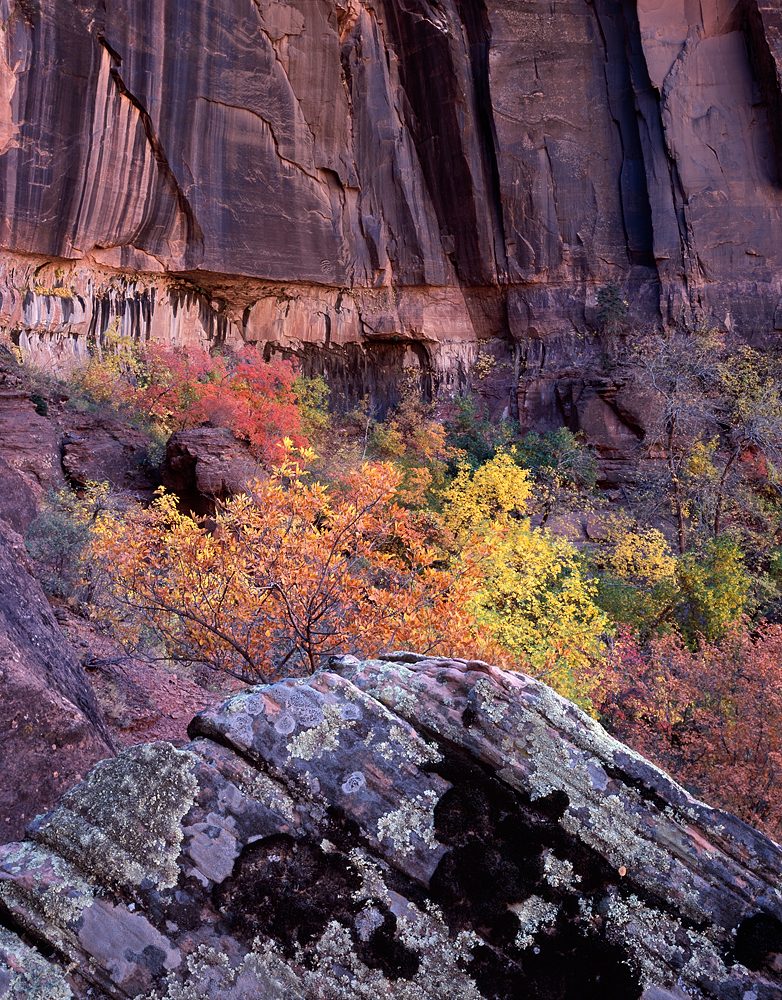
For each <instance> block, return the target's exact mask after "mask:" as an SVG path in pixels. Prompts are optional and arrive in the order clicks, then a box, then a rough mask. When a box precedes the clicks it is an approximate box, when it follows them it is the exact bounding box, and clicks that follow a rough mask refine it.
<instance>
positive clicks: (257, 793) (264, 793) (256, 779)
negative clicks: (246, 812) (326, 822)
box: [239, 771, 299, 824]
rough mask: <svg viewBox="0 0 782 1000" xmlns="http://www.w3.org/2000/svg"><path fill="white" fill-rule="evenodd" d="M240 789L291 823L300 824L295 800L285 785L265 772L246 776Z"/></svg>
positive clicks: (256, 772)
mask: <svg viewBox="0 0 782 1000" xmlns="http://www.w3.org/2000/svg"><path fill="white" fill-rule="evenodd" d="M239 787H240V791H241V792H242V793H243V794H245V795H247V796H249V797H250V798H251V799H255V800H256V801H258V802H260V803H261V804H262V805H264V806H266V808H267V809H270V810H271V811H272V812H276V813H279V815H280V816H282V817H283V818H284V819H286V820H288V822H289V823H293V824H296V823H298V821H299V820H298V813H297V811H296V802H295V800H294V799H293V798H292V797H291V796H290V795H289V793H288V790H287V789H286V788H285V786H284V785H282V784H280V783H279V782H278V781H275V780H274V779H273V778H271V777H270V776H269V775H268V774H266V773H265V772H264V771H255V772H253V773H252V774H249V773H248V774H245V775H244V777H243V779H242V781H241V782H240V786H239Z"/></svg>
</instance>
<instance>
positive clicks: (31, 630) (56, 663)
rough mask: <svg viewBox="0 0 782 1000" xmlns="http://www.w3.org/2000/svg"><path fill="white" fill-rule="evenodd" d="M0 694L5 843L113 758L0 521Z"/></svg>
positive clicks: (87, 690)
mask: <svg viewBox="0 0 782 1000" xmlns="http://www.w3.org/2000/svg"><path fill="white" fill-rule="evenodd" d="M0 690H1V691H2V697H0V841H7V840H13V839H16V838H18V837H20V836H21V834H22V832H23V830H24V828H25V826H26V824H27V823H29V822H30V820H31V819H32V818H33V817H34V816H35V815H36V814H37V813H41V812H43V811H45V810H46V809H49V808H50V807H51V806H52V804H53V803H54V802H56V801H57V799H58V798H59V796H60V795H62V793H63V791H64V790H65V789H67V788H69V787H70V786H71V785H73V783H74V782H76V781H80V780H81V778H82V777H83V776H84V775H85V774H86V773H87V771H88V770H89V768H90V767H92V765H93V764H94V763H95V762H96V761H98V760H100V759H101V758H103V757H106V756H108V755H109V754H111V753H113V745H112V742H111V739H110V737H109V735H108V732H107V731H106V728H105V725H104V723H103V719H102V717H101V714H100V711H99V709H98V706H97V704H96V702H95V698H94V696H93V693H92V689H91V687H90V685H89V682H88V680H87V678H86V675H85V673H84V670H83V668H82V666H81V664H80V663H79V661H78V659H77V657H76V654H75V652H74V651H73V649H72V648H71V647H70V646H69V644H68V642H67V640H66V639H65V637H64V636H63V634H62V632H61V631H60V629H59V626H58V625H57V622H56V620H55V617H54V615H53V613H52V609H51V607H50V606H49V602H48V601H47V599H46V596H45V594H44V593H43V590H42V589H41V586H40V584H39V583H38V581H37V580H36V579H35V578H34V577H33V575H32V573H31V568H30V562H29V559H28V556H27V552H26V550H25V547H24V542H23V541H22V538H21V537H20V536H19V535H18V534H17V533H16V532H15V531H13V530H12V529H11V528H10V527H9V526H8V524H7V523H6V522H5V521H3V520H0ZM0 996H2V993H0Z"/></svg>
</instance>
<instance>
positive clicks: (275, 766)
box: [0, 653, 782, 1000]
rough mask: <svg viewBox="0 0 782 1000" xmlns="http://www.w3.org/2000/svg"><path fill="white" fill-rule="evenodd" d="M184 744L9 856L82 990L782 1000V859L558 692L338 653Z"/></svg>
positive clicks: (152, 753)
mask: <svg viewBox="0 0 782 1000" xmlns="http://www.w3.org/2000/svg"><path fill="white" fill-rule="evenodd" d="M189 732H190V736H191V738H192V742H191V743H189V744H187V745H185V746H183V747H181V748H179V749H175V748H174V747H173V746H171V745H170V744H167V743H156V744H150V745H140V746H137V747H133V748H131V749H129V750H127V751H125V752H124V753H122V754H121V755H119V756H118V757H116V758H114V759H112V760H108V761H104V762H103V763H101V764H99V765H97V766H96V767H95V768H94V770H93V771H92V772H91V773H90V774H89V775H88V776H87V777H86V779H85V780H84V781H83V782H82V783H81V784H79V785H77V786H76V787H75V788H74V789H72V790H71V791H70V792H68V793H67V794H66V795H65V796H63V798H62V799H61V801H60V802H59V804H58V805H57V806H56V807H55V808H54V809H53V810H52V811H51V812H50V813H48V814H47V815H46V816H43V817H39V818H38V819H36V820H35V822H34V823H32V824H31V826H30V827H29V830H28V839H27V840H25V841H23V842H21V843H18V844H9V845H6V846H5V847H3V848H0V910H2V923H3V924H4V925H5V927H6V928H7V929H8V930H9V931H14V930H15V931H16V932H17V934H22V935H27V936H28V937H29V939H30V940H34V941H36V942H38V943H39V946H40V948H41V949H42V951H44V952H45V953H46V954H49V952H48V951H47V949H50V948H53V949H56V954H57V958H56V959H55V958H51V956H50V958H51V970H52V971H51V972H50V976H51V977H52V978H54V977H56V975H57V974H58V972H60V973H61V974H66V978H67V986H68V988H69V989H70V990H71V991H72V993H73V995H74V996H76V997H85V998H86V997H87V996H90V997H95V996H96V995H101V996H105V997H111V998H132V997H134V998H139V1000H141V998H147V1000H153V998H154V1000H160V998H165V1000H174V998H180V1000H181V998H186V997H187V998H189V997H209V998H210V1000H240V998H248V997H263V998H269V1000H283V998H285V1000H299V998H301V1000H304V998H306V1000H356V998H365V1000H375V998H377V997H393V998H395V1000H441V998H444V997H447V998H449V1000H482V998H483V1000H512V998H521V997H535V998H536V1000H554V998H556V1000H583V998H584V997H606V998H610V1000H613V998H617V1000H620V998H621V1000H682V998H686V997H698V998H701V1000H707V998H709V1000H717V998H719V1000H739V998H741V1000H747V998H749V997H751V998H753V1000H780V998H782V977H781V976H780V967H781V966H782V954H781V953H782V897H780V892H779V888H778V887H779V884H780V874H781V873H782V850H780V848H779V846H778V845H776V844H774V843H772V842H771V841H769V840H768V839H766V838H765V837H764V836H762V835H761V834H759V833H758V832H756V831H755V830H752V829H750V828H749V827H747V826H746V825H744V824H743V823H741V822H740V821H739V820H737V819H736V818H735V817H733V816H730V815H728V814H726V813H723V812H720V811H718V810H716V809H712V808H710V807H709V806H707V805H705V804H704V803H702V802H699V801H697V800H696V799H694V798H692V797H691V796H690V795H689V794H688V793H687V792H686V791H684V789H682V788H681V787H680V786H679V785H677V784H676V783H675V782H674V781H673V780H672V779H671V778H670V777H668V776H667V775H666V774H664V773H663V772H662V771H660V770H658V769H657V768H656V767H654V766H653V765H652V764H650V763H649V762H648V761H646V760H644V759H643V758H642V757H640V756H639V755H638V754H636V753H634V752H633V751H632V750H629V749H628V748H627V747H626V746H623V745H622V744H620V743H618V742H616V741H615V740H613V739H611V738H610V737H609V736H608V735H607V734H606V732H605V731H604V730H603V729H602V728H601V727H600V726H599V725H598V724H597V723H595V722H594V721H593V720H591V719H589V718H588V717H587V716H585V715H584V714H583V713H582V712H581V711H580V710H579V709H578V708H576V707H575V706H574V705H572V704H571V703H569V702H567V701H565V700H564V699H562V698H560V697H559V696H558V695H556V694H555V693H554V692H552V691H551V690H550V689H549V688H548V687H546V686H545V685H544V684H542V683H540V682H539V681H536V680H533V679H531V678H529V677H526V676H524V675H522V674H512V673H506V672H503V671H501V670H498V669H496V668H493V667H491V666H488V665H487V664H485V663H480V662H475V661H470V662H465V661H464V660H447V659H430V658H426V657H424V656H419V655H416V654H412V653H398V654H392V655H389V656H387V657H386V658H384V659H380V660H371V661H365V662H360V661H358V660H356V659H354V658H353V657H349V656H345V657H338V658H335V659H334V660H332V662H331V663H330V664H329V669H328V670H326V671H322V672H319V673H317V674H315V675H314V676H312V677H310V678H308V679H306V680H294V679H287V680H281V681H278V682H277V683H275V684H271V685H268V686H259V687H253V688H248V689H246V690H244V691H242V692H240V693H238V694H236V695H234V696H233V697H232V698H231V699H230V700H229V701H228V702H226V703H225V704H224V705H223V706H222V707H221V708H219V709H217V710H212V711H205V712H202V713H201V714H200V715H198V716H196V718H195V719H194V720H193V722H192V724H191V726H190V730H189ZM3 948H5V952H4V951H3V950H2V949H3ZM9 951H10V952H11V953H12V954H14V955H15V956H16V957H15V959H14V961H15V963H16V964H15V967H14V974H16V975H20V974H24V973H25V969H26V968H27V966H26V962H27V961H33V960H34V961H36V962H38V961H39V960H40V957H39V956H35V957H34V958H30V959H28V958H26V957H25V955H24V953H23V952H22V951H21V950H20V949H17V950H16V951H15V952H14V950H13V940H11V941H10V942H7V941H6V940H5V938H3V940H2V941H0V963H2V962H3V961H6V965H7V966H8V960H7V959H4V958H3V956H4V954H8V953H9ZM0 968H2V966H1V965H0ZM7 974H8V973H7ZM0 975H2V972H0ZM0 995H2V994H0Z"/></svg>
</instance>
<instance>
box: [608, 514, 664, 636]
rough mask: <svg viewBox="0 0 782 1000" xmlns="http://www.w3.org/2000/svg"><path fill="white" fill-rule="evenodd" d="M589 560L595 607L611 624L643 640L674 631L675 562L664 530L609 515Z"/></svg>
mask: <svg viewBox="0 0 782 1000" xmlns="http://www.w3.org/2000/svg"><path fill="white" fill-rule="evenodd" d="M590 561H591V564H592V566H593V568H594V569H595V570H596V572H597V574H598V584H597V594H596V598H595V600H596V603H597V604H598V605H599V607H601V608H602V609H603V611H605V613H606V614H607V615H608V616H609V618H610V619H611V621H613V622H615V623H616V624H618V625H629V626H631V627H632V629H633V630H634V632H635V633H636V634H637V635H638V636H639V637H641V639H642V640H643V641H646V640H648V639H649V638H650V637H651V636H652V635H657V634H660V633H663V632H665V631H668V630H670V629H671V628H673V627H674V626H673V625H672V624H671V620H672V615H673V612H674V609H675V608H676V606H677V605H678V603H679V600H680V594H679V588H678V583H677V579H676V570H677V560H676V557H675V556H674V554H673V553H672V552H671V549H670V546H669V545H668V543H667V541H666V540H665V537H664V536H663V534H662V532H660V531H658V530H657V529H655V528H638V527H636V526H635V525H634V524H633V521H632V519H631V518H630V517H629V516H628V515H627V514H615V515H612V516H610V517H608V518H606V519H605V521H604V522H603V526H602V538H601V541H600V543H599V544H597V545H594V546H593V548H592V551H591V553H590Z"/></svg>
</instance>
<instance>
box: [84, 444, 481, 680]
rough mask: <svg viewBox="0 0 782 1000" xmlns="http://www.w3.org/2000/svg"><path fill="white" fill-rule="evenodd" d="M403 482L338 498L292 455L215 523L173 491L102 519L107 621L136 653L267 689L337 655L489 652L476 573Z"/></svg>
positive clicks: (347, 488) (357, 485) (346, 491)
mask: <svg viewBox="0 0 782 1000" xmlns="http://www.w3.org/2000/svg"><path fill="white" fill-rule="evenodd" d="M400 481H401V474H400V473H399V472H398V471H396V470H394V469H393V468H392V467H391V466H390V465H388V464H385V465H383V464H381V465H368V464H365V465H364V466H362V467H361V468H359V469H356V470H353V471H351V472H350V473H348V474H347V476H346V477H345V480H344V482H343V483H342V486H341V488H340V489H328V488H326V487H325V486H323V485H321V484H318V483H308V482H306V480H305V478H304V477H303V476H302V474H301V471H300V468H299V466H298V464H297V463H296V462H295V461H292V460H290V459H288V460H286V462H285V463H284V464H283V465H282V466H281V467H280V468H278V469H277V470H276V471H275V472H274V473H273V474H272V475H271V476H269V477H268V478H266V479H264V480H259V481H256V482H255V483H254V484H253V485H252V488H251V489H250V490H249V492H247V493H246V494H242V495H240V496H236V497H234V498H233V499H232V500H230V501H228V502H227V503H226V504H225V505H224V506H223V507H222V508H221V509H220V510H219V511H218V513H217V514H216V516H215V519H214V523H213V525H212V526H211V527H210V528H207V526H206V525H205V524H203V523H201V522H199V521H197V520H196V519H194V518H192V517H188V516H184V515H182V514H181V513H179V512H178V510H177V505H176V500H175V498H174V497H173V496H172V495H170V494H165V493H164V494H162V495H161V496H160V497H159V498H158V499H157V500H156V502H155V503H154V504H153V505H152V506H151V508H149V509H148V510H142V509H138V510H136V511H135V512H134V513H133V515H132V516H125V517H122V518H111V517H107V518H104V519H103V520H102V521H101V538H100V542H99V545H98V552H99V555H100V557H101V559H102V565H103V567H104V571H105V579H106V585H105V589H104V592H103V606H104V614H110V615H111V617H112V618H113V621H114V623H115V627H116V629H117V631H118V634H120V635H121V636H123V637H124V639H125V641H126V642H128V643H130V644H135V645H138V644H139V641H140V640H142V639H143V638H144V637H145V636H146V637H147V638H149V637H152V639H153V640H154V641H156V642H159V643H162V644H163V645H164V646H165V648H166V650H167V653H168V655H169V656H170V657H172V658H175V659H181V660H185V661H189V662H196V663H203V664H206V665H208V666H210V667H213V668H215V669H218V670H224V671H227V672H229V673H232V674H235V675H237V676H240V677H243V678H249V679H253V680H261V681H267V680H269V679H270V678H272V677H274V676H275V675H277V674H279V673H280V672H281V671H283V670H285V671H286V672H294V673H296V672H305V673H309V672H311V671H313V670H316V669H317V668H318V667H320V666H322V665H324V664H325V663H326V662H327V660H328V658H329V656H331V655H334V654H337V653H347V652H350V653H355V654H357V655H363V656H373V655H378V654H379V653H381V652H383V651H389V650H391V649H393V648H395V647H400V646H402V647H408V648H415V649H416V650H420V651H434V650H443V651H446V650H450V651H455V650H460V651H469V650H475V652H480V648H479V646H480V639H479V637H476V630H475V622H474V619H473V616H472V614H471V613H470V611H469V609H468V605H469V597H470V593H471V589H472V583H471V576H472V574H473V572H474V567H473V565H472V564H471V562H470V560H469V558H468V557H465V558H464V559H462V561H461V564H460V565H456V564H454V563H453V562H451V561H449V559H448V557H447V553H446V552H445V550H444V549H443V547H442V545H441V544H440V541H441V538H440V529H439V527H438V525H437V524H436V523H435V522H433V521H432V519H431V518H430V517H429V516H428V515H426V514H421V513H417V512H415V511H411V510H409V509H406V508H403V507H401V506H399V505H398V504H397V502H396V499H395V496H396V491H397V489H398V487H399V484H400ZM481 648H483V649H485V650H488V649H489V645H488V644H486V643H484V645H483V647H481Z"/></svg>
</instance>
